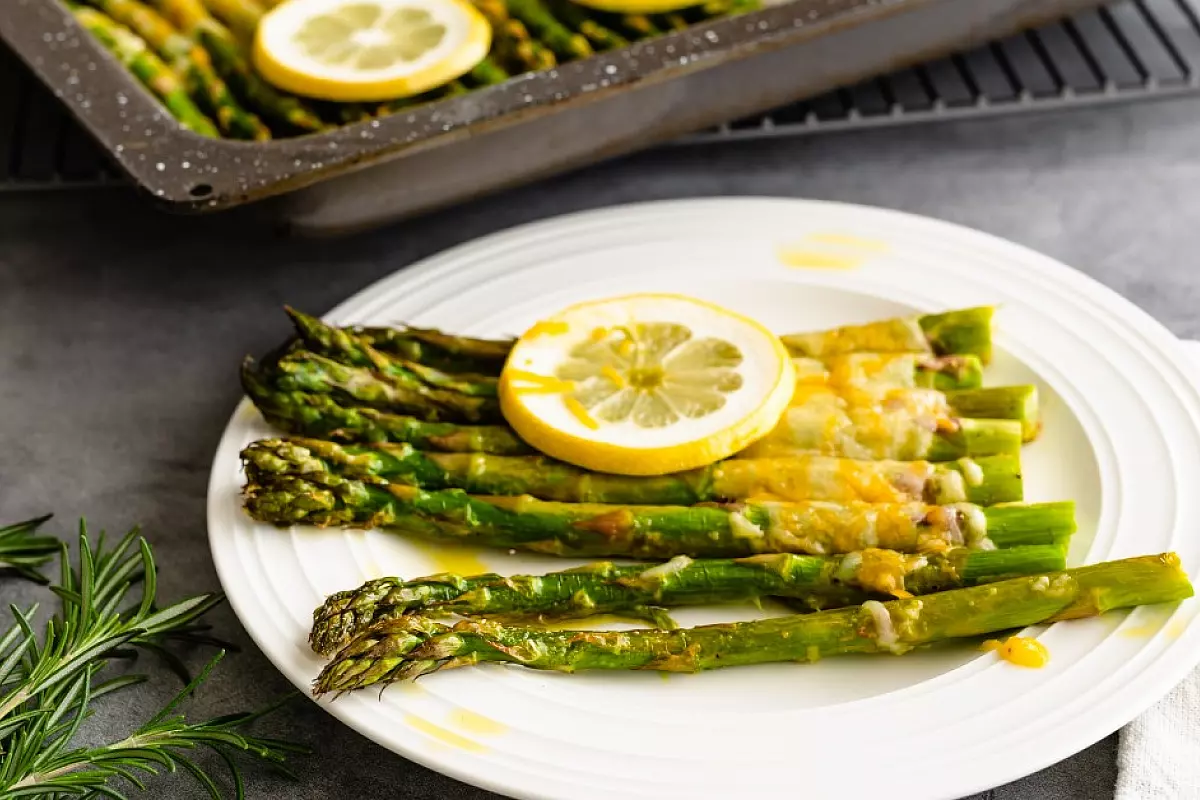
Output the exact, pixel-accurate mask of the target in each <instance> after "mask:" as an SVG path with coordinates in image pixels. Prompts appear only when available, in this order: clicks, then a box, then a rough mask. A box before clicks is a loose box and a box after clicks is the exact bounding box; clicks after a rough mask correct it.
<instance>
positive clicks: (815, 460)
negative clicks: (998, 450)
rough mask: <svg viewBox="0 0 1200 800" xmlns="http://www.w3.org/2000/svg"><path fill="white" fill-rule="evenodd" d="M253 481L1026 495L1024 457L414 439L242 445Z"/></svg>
mask: <svg viewBox="0 0 1200 800" xmlns="http://www.w3.org/2000/svg"><path fill="white" fill-rule="evenodd" d="M242 461H243V462H244V463H245V467H246V473H247V475H248V476H249V477H250V479H251V480H267V479H269V477H270V476H272V475H299V476H301V477H305V478H308V479H309V480H313V481H319V479H320V478H319V476H321V475H323V474H326V473H329V474H335V475H340V476H343V477H349V478H354V479H357V480H364V481H368V482H372V481H375V482H378V481H385V482H392V483H401V484H405V485H410V486H416V487H418V488H421V489H427V490H440V489H462V490H464V491H466V492H468V493H471V494H484V495H507V496H516V495H530V496H532V497H537V498H539V499H542V500H554V501H558V502H567V503H580V502H582V503H616V504H631V505H636V504H655V505H695V504H697V503H707V502H719V501H732V500H756V499H763V498H770V499H772V500H778V501H790V502H797V501H807V500H826V501H830V502H838V503H848V502H870V503H900V502H907V501H921V502H927V503H932V504H936V505H946V504H949V503H961V502H970V503H974V504H977V505H993V504H995V503H1006V502H1014V501H1019V500H1021V498H1022V482H1021V463H1020V459H1019V458H1017V457H1014V456H992V457H987V458H981V459H978V460H977V461H976V460H969V459H964V460H962V461H957V462H955V461H952V462H949V463H948V464H932V463H929V462H926V461H851V460H848V459H836V458H827V457H824V456H799V457H796V458H792V459H732V460H729V461H722V462H718V463H716V464H712V465H710V466H707V467H702V468H700V469H694V470H689V471H687V472H679V473H675V474H673V475H661V476H651V477H645V476H634V475H611V474H607V473H599V472H590V471H588V470H585V469H581V468H579V467H576V466H572V465H571V464H566V463H564V462H561V461H557V460H555V459H552V458H549V457H546V456H516V457H506V456H494V455H484V454H481V453H469V454H468V453H426V452H421V451H420V450H418V449H416V448H415V447H413V446H412V445H409V444H368V445H339V444H335V443H334V442H327V441H321V440H318V439H290V440H287V439H264V440H262V441H258V442H254V443H252V444H250V445H249V446H248V447H246V449H245V450H243V451H242Z"/></svg>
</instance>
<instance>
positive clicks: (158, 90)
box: [72, 6, 221, 137]
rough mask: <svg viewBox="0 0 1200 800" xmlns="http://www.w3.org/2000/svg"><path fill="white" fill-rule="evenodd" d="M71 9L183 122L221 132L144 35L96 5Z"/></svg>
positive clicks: (195, 128)
mask: <svg viewBox="0 0 1200 800" xmlns="http://www.w3.org/2000/svg"><path fill="white" fill-rule="evenodd" d="M72 13H74V15H75V18H76V19H77V20H79V23H80V24H81V25H83V27H84V28H86V29H87V31H88V32H89V33H91V34H92V35H93V36H95V37H96V39H97V40H98V41H99V42H100V44H102V45H103V46H104V49H106V50H108V51H109V52H110V53H112V54H113V56H114V57H115V58H116V59H117V60H118V61H120V62H121V64H122V65H124V67H125V68H126V69H128V70H129V71H130V72H132V73H133V74H134V76H135V77H136V78H137V79H138V80H139V81H141V83H142V85H144V86H145V87H146V88H147V89H149V90H150V91H151V92H152V93H153V94H154V96H155V97H157V98H158V99H159V100H161V101H162V103H163V105H164V106H166V107H167V110H168V111H170V112H171V115H172V116H173V117H175V118H176V119H177V120H179V122H180V124H181V125H183V126H184V127H185V128H187V129H188V130H191V131H193V132H195V133H198V134H200V135H201V136H212V137H219V136H220V135H221V134H220V132H219V131H218V130H217V128H216V126H215V125H213V123H212V121H211V120H209V118H208V117H206V116H204V112H203V111H201V110H200V109H199V108H197V107H196V105H195V104H194V103H193V102H192V99H191V98H190V97H188V93H187V90H186V89H184V87H183V84H182V83H180V81H179V78H177V77H176V76H175V73H174V72H172V71H171V68H170V67H168V66H167V65H166V64H164V63H163V62H162V60H161V59H159V57H158V56H156V55H155V54H154V53H153V52H151V50H150V49H149V48H148V47H147V46H146V42H145V41H143V40H142V39H141V37H139V36H137V35H136V34H135V33H133V32H132V31H130V30H129V29H128V28H126V27H124V26H123V25H120V24H119V23H117V22H114V21H113V20H112V19H110V18H109V17H108V16H106V15H104V14H102V13H100V12H99V11H97V10H95V9H94V8H87V7H82V6H79V7H75V8H73V9H72Z"/></svg>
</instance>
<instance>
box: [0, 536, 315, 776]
mask: <svg viewBox="0 0 1200 800" xmlns="http://www.w3.org/2000/svg"><path fill="white" fill-rule="evenodd" d="M38 522H40V521H38ZM23 524H24V525H26V527H28V526H29V523H23ZM17 527H19V526H10V527H9V528H3V529H0V532H3V531H9V530H11V529H12V528H17ZM34 528H36V523H35V524H34ZM52 541H54V542H55V548H56V549H57V550H58V552H59V553H60V570H59V576H58V580H57V582H56V583H55V584H54V585H52V586H51V587H50V589H51V591H52V592H54V594H55V595H57V596H58V598H59V600H60V601H61V609H60V611H59V612H58V613H57V614H54V615H53V616H52V617H51V618H50V619H49V621H48V622H47V623H46V628H45V632H44V634H43V636H42V637H41V639H40V641H39V638H38V636H37V635H36V633H35V631H34V628H33V624H32V619H33V616H34V613H35V612H36V608H29V609H18V608H16V607H12V614H13V622H14V624H13V626H12V627H11V628H10V629H9V630H8V631H7V632H6V633H5V634H4V635H3V636H0V796H2V797H6V798H7V797H32V796H39V797H47V798H62V797H73V796H87V797H110V798H123V797H124V795H123V794H122V792H121V790H120V789H119V788H117V786H119V785H120V779H123V780H124V781H126V782H128V783H131V784H132V785H134V786H137V787H139V788H144V780H145V778H146V776H147V775H153V774H156V773H158V772H160V771H163V770H166V771H172V772H173V771H176V770H179V769H182V770H183V771H186V772H188V773H190V774H191V775H192V776H193V777H194V778H195V779H196V780H197V781H198V782H199V783H200V784H201V785H202V786H203V787H204V788H205V789H206V790H207V792H208V793H209V795H210V796H211V797H214V798H220V797H221V796H222V793H221V790H220V786H219V785H218V783H217V782H216V780H215V779H214V778H213V776H212V775H210V774H209V773H208V772H207V771H206V770H205V769H204V768H203V767H202V766H200V765H199V764H198V763H196V761H195V760H193V758H192V757H190V755H189V751H193V750H195V749H196V748H208V749H210V750H212V751H214V752H216V753H217V755H218V756H219V757H220V758H221V760H222V761H223V762H224V763H225V764H226V765H227V766H228V768H229V771H230V777H231V780H232V783H233V786H234V790H235V796H237V797H239V798H240V797H242V796H243V787H242V779H241V772H240V767H239V765H238V764H237V762H236V761H235V756H236V755H238V754H239V753H240V754H242V755H245V756H249V757H251V758H254V759H258V760H261V761H265V762H267V763H269V764H271V765H272V766H274V767H276V768H277V769H280V770H282V771H283V772H285V773H287V770H286V768H284V767H283V765H282V764H283V760H284V758H285V756H286V754H288V753H292V752H300V751H302V750H303V748H300V747H298V746H296V745H292V744H289V743H287V742H282V741H278V740H275V739H269V738H263V737H258V736H254V735H251V734H248V733H246V732H244V730H243V729H244V727H245V726H246V725H247V724H248V723H250V722H252V721H253V720H255V719H257V718H258V717H260V716H262V714H263V713H266V711H263V712H258V713H253V714H249V713H241V714H231V715H227V716H223V717H218V718H216V719H211V720H207V721H204V722H199V723H189V722H188V721H187V719H186V718H185V717H184V716H183V715H181V714H179V713H178V710H179V707H180V704H181V703H182V702H183V701H184V700H186V699H187V698H188V697H189V696H190V695H191V694H192V693H193V692H195V690H196V689H197V688H198V687H199V686H200V685H201V684H203V683H204V681H205V680H206V679H207V678H208V676H209V675H210V674H211V672H212V670H213V669H214V668H215V667H216V666H217V664H218V663H219V662H220V660H221V658H222V657H223V656H224V650H222V651H220V652H218V653H217V654H216V656H215V657H214V658H213V659H212V660H211V661H210V662H209V663H208V665H207V666H206V667H205V668H204V670H203V671H201V672H200V673H199V674H198V675H197V676H196V677H195V678H191V679H189V678H187V677H186V676H185V677H184V680H185V683H186V685H185V686H184V688H183V689H182V691H180V693H179V694H178V695H176V697H175V698H174V699H173V700H172V701H171V702H170V703H168V704H167V706H166V707H165V708H163V710H162V711H160V712H159V713H158V714H156V715H155V716H154V717H153V718H151V719H150V720H149V721H148V722H146V723H145V724H144V725H142V726H141V727H139V728H138V729H137V730H135V731H134V732H133V733H131V734H130V735H129V736H127V737H126V738H124V739H122V740H120V741H117V742H113V743H110V744H105V745H99V746H96V747H90V748H72V747H71V740H72V738H73V737H74V735H75V733H76V732H77V730H78V728H79V725H80V724H82V722H83V721H84V720H85V719H87V718H88V717H89V716H90V715H91V713H92V708H91V703H92V701H94V700H95V699H96V698H97V697H100V696H101V695H104V694H107V693H109V692H113V691H116V690H119V689H123V688H126V687H128V686H132V685H135V684H137V683H141V682H142V681H144V680H145V678H144V677H143V676H140V675H125V676H120V677H116V678H112V679H108V680H102V678H103V676H102V673H103V671H104V668H105V666H106V664H107V662H108V660H110V659H112V658H118V657H122V656H125V655H128V654H129V653H130V651H131V649H142V650H147V651H150V652H152V653H154V654H156V655H158V656H160V657H163V658H164V659H165V660H166V662H167V663H168V665H169V666H171V668H172V669H174V670H175V671H176V672H178V673H181V674H182V673H184V672H186V667H185V666H184V665H183V663H182V661H181V660H180V659H179V658H178V657H177V656H175V655H174V653H172V652H171V651H170V650H169V649H168V644H169V643H170V642H171V641H173V640H184V641H189V642H202V643H207V644H213V643H217V641H218V640H216V639H213V638H212V637H210V636H208V635H207V634H206V633H205V631H206V630H207V627H206V626H204V625H201V624H199V623H198V620H199V618H200V617H201V616H202V615H203V614H205V613H206V612H207V611H209V610H210V609H211V608H213V607H214V606H215V605H217V604H218V603H220V602H221V601H222V599H223V598H222V596H221V595H219V594H204V595H198V596H196V597H192V598H188V599H186V600H182V601H180V602H178V603H174V604H172V605H168V606H166V607H164V608H159V607H158V605H157V602H156V594H157V570H156V568H155V564H154V556H153V553H152V551H151V549H150V546H149V544H147V542H146V541H145V540H144V539H143V538H141V536H139V535H138V531H137V530H136V529H135V530H132V531H130V532H129V533H128V534H126V535H125V536H124V537H123V538H122V539H121V540H120V541H119V542H118V543H117V544H116V545H115V546H113V547H111V548H110V547H108V546H106V544H105V540H104V535H103V533H102V534H101V535H100V537H99V538H98V541H97V543H96V544H95V545H92V544H91V543H90V541H89V539H88V536H87V529H86V526H84V525H83V524H82V523H81V524H80V531H79V545H78V554H79V556H78V566H72V564H71V559H70V557H69V553H68V550H67V547H66V545H63V544H59V543H58V541H57V540H56V539H53V540H52ZM269 710H270V709H267V711H269ZM114 784H115V785H114Z"/></svg>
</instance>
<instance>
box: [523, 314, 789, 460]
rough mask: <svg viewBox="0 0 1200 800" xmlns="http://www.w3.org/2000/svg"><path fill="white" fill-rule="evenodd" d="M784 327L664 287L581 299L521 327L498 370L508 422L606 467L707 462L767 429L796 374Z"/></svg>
mask: <svg viewBox="0 0 1200 800" xmlns="http://www.w3.org/2000/svg"><path fill="white" fill-rule="evenodd" d="M793 369H794V368H793V366H792V362H791V360H790V359H789V358H788V354H787V350H786V349H785V348H784V346H783V344H782V342H780V341H779V338H778V337H776V336H775V335H774V334H772V333H771V332H770V331H768V330H767V329H766V328H764V327H763V326H762V325H760V324H759V323H757V322H755V321H754V320H751V319H748V318H746V317H743V316H741V315H740V314H735V313H734V312H732V311H729V310H727V309H724V308H721V307H720V306H716V305H713V304H711V303H706V302H702V301H700V300H694V299H691V298H688V297H681V296H677V295H666V294H642V295H630V296H626V297H617V298H614V299H611V300H601V301H598V302H592V303H583V304H581V305H577V306H572V307H570V308H568V309H566V310H565V311H563V312H561V313H559V314H557V315H556V316H554V317H552V318H550V319H547V320H544V321H542V322H539V323H537V324H536V325H534V326H533V327H532V328H530V329H529V331H527V332H526V333H525V335H524V336H522V337H521V338H520V339H518V340H517V344H516V346H515V347H514V348H513V350H512V352H511V353H510V355H509V357H508V361H507V363H506V364H505V367H504V371H503V372H502V373H501V375H500V404H501V408H502V410H503V411H504V416H505V417H506V418H507V420H508V422H509V424H510V425H512V426H513V428H515V429H516V431H517V433H518V434H520V435H521V437H522V438H524V439H525V440H526V441H528V442H529V443H530V444H532V445H533V446H534V447H536V448H538V449H539V450H541V451H542V452H544V453H547V454H548V455H552V456H554V457H556V458H559V459H562V460H563V461H568V462H570V463H572V464H577V465H579V466H582V467H587V468H589V469H593V470H600V471H603V472H614V473H620V474H625V475H660V474H663V473H667V472H674V471H677V470H681V469H690V468H692V467H698V466H702V465H704V464H710V463H712V462H713V461H716V460H718V459H721V458H725V457H727V456H730V455H732V454H733V453H735V452H737V451H738V450H741V449H742V448H744V447H746V446H747V445H749V444H750V443H752V442H753V441H755V440H756V439H758V438H760V437H762V436H764V435H766V434H767V433H768V432H770V430H771V429H772V428H773V427H774V426H775V423H776V422H777V421H778V420H779V417H780V415H781V414H782V413H783V411H784V409H786V408H787V405H788V402H789V401H790V399H791V396H792V391H793V388H794V382H795V374H794V371H793Z"/></svg>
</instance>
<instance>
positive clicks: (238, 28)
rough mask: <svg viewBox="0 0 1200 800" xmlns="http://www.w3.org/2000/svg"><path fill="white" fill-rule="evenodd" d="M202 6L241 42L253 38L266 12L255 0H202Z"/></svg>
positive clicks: (248, 41) (246, 41) (247, 41)
mask: <svg viewBox="0 0 1200 800" xmlns="http://www.w3.org/2000/svg"><path fill="white" fill-rule="evenodd" d="M202 2H203V3H204V7H205V8H207V9H208V12H209V13H210V14H212V15H213V16H214V17H216V18H217V19H219V20H220V21H221V22H223V23H224V24H225V26H226V27H227V28H229V30H230V31H231V32H232V33H233V35H234V36H237V37H238V39H240V40H241V41H242V42H243V43H246V44H248V43H250V42H251V41H253V40H254V31H255V30H257V29H258V23H259V22H261V21H262V18H263V14H265V13H267V12H266V9H265V8H263V6H262V5H261V4H259V3H258V2H257V0H202Z"/></svg>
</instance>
